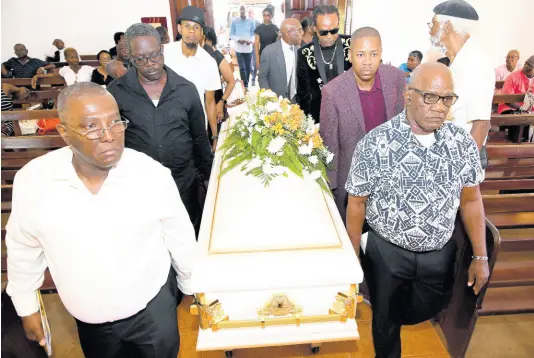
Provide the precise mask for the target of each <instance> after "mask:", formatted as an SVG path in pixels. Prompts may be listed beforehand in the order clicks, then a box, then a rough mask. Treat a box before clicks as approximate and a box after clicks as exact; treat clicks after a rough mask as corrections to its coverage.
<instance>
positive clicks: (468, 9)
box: [428, 0, 495, 150]
mask: <svg viewBox="0 0 534 358" xmlns="http://www.w3.org/2000/svg"><path fill="white" fill-rule="evenodd" d="M478 18H479V17H478V14H477V12H476V10H475V9H474V8H473V7H472V6H471V5H470V4H469V3H467V2H466V1H464V0H448V1H445V2H442V3H441V4H439V5H437V6H436V7H435V8H434V17H433V18H432V22H429V23H428V26H429V27H430V36H431V37H430V41H431V43H432V46H433V47H434V49H439V51H440V52H442V53H443V54H445V55H446V56H447V57H448V58H449V59H450V68H451V71H452V73H453V77H454V84H455V89H456V94H457V95H458V96H459V99H458V101H456V103H455V104H454V105H453V106H452V108H451V112H450V114H449V118H448V119H450V120H452V121H454V122H455V123H456V124H458V125H459V126H461V127H463V128H464V129H466V130H467V131H468V132H470V133H471V135H472V136H473V139H474V140H475V142H476V144H477V146H478V148H479V150H480V149H481V148H482V147H483V145H484V144H485V142H486V137H487V135H488V131H489V128H490V126H491V125H490V119H491V102H492V99H493V91H494V88H495V72H494V71H493V69H492V67H491V65H490V64H489V63H488V61H487V59H486V58H487V57H486V56H484V51H483V48H482V46H478V44H477V38H476V37H472V34H473V30H474V29H475V28H476V26H477V21H478Z"/></svg>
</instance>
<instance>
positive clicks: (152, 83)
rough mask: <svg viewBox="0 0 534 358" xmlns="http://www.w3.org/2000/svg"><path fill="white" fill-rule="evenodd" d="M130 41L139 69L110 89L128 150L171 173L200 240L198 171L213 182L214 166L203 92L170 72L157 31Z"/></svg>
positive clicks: (129, 34) (134, 31)
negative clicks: (123, 122)
mask: <svg viewBox="0 0 534 358" xmlns="http://www.w3.org/2000/svg"><path fill="white" fill-rule="evenodd" d="M125 37H126V44H127V46H128V49H129V50H130V53H131V61H132V63H133V67H132V68H130V70H129V71H128V72H127V73H126V75H124V76H122V77H121V78H119V79H117V80H115V81H113V82H112V83H110V84H109V86H108V88H107V89H108V91H109V92H110V93H111V94H112V95H113V96H114V97H115V100H116V101H117V104H118V105H119V110H120V113H121V116H122V117H123V118H126V119H128V120H129V121H130V125H129V126H128V128H127V130H126V138H125V144H126V147H128V148H132V149H135V150H138V151H140V152H143V153H145V154H147V155H149V156H151V157H152V158H154V159H155V160H157V161H159V162H160V163H161V164H163V165H164V166H166V167H167V168H169V169H170V170H171V173H172V176H173V177H174V181H175V182H176V185H177V186H178V190H179V191H180V196H181V198H182V201H183V203H184V205H185V207H186V209H187V212H188V213H189V217H190V219H191V222H192V223H193V225H194V226H195V231H196V233H197V235H198V229H199V227H200V218H201V214H202V213H201V211H200V203H199V198H198V191H199V185H200V179H199V177H198V175H197V171H198V172H199V173H200V175H201V176H202V177H203V178H202V179H203V180H208V179H209V175H210V172H211V165H212V161H213V154H212V152H211V148H210V144H209V142H208V136H207V134H206V125H205V120H204V110H203V108H202V104H201V102H200V97H199V95H198V91H197V90H196V88H195V86H194V85H193V84H192V83H191V82H189V81H187V80H186V79H185V78H183V77H181V76H179V75H177V74H176V73H175V72H174V71H172V70H171V69H170V68H168V67H167V66H165V64H164V57H163V47H162V45H161V38H160V36H159V33H158V32H157V31H156V29H154V28H153V27H152V26H150V25H148V24H134V25H132V26H130V27H129V28H128V30H126V35H125ZM147 185H150V183H147Z"/></svg>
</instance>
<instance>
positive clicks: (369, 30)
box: [351, 26, 382, 42]
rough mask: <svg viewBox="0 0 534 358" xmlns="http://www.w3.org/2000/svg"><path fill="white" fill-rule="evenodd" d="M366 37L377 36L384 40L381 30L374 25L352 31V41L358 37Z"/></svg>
mask: <svg viewBox="0 0 534 358" xmlns="http://www.w3.org/2000/svg"><path fill="white" fill-rule="evenodd" d="M366 37H377V38H379V39H380V41H382V38H381V37H380V32H378V30H377V29H375V28H374V27H369V26H366V27H360V28H359V29H357V30H356V31H354V32H353V33H352V36H351V42H353V41H356V40H358V39H363V38H366Z"/></svg>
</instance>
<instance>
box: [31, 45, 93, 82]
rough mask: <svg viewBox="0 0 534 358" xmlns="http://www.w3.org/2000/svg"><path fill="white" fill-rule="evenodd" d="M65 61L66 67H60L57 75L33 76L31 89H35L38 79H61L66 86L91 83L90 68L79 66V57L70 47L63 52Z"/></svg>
mask: <svg viewBox="0 0 534 358" xmlns="http://www.w3.org/2000/svg"><path fill="white" fill-rule="evenodd" d="M64 53H65V61H67V64H68V66H64V67H61V68H60V69H59V74H56V73H47V74H44V75H35V76H33V78H32V87H33V88H35V87H37V81H38V80H39V79H40V78H49V77H58V76H60V77H63V79H64V80H65V83H66V84H67V86H70V85H72V84H74V83H77V82H91V77H92V76H93V70H94V68H92V67H91V66H87V65H81V64H80V56H78V51H76V50H75V49H73V48H72V47H69V48H66V49H65V51H64Z"/></svg>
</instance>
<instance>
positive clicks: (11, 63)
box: [4, 57, 48, 78]
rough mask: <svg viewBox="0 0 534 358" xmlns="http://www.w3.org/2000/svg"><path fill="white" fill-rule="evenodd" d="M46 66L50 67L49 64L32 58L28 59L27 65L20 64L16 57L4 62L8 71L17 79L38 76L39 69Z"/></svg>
mask: <svg viewBox="0 0 534 358" xmlns="http://www.w3.org/2000/svg"><path fill="white" fill-rule="evenodd" d="M46 65H48V63H47V62H44V61H42V60H39V59H38V58H32V57H28V60H27V61H26V62H25V63H22V62H20V60H19V59H18V58H16V57H12V58H10V59H9V60H7V61H6V62H4V66H5V67H6V69H8V70H11V71H12V72H13V77H15V78H32V77H33V76H35V75H36V74H37V70H38V69H39V68H41V67H44V66H46Z"/></svg>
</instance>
